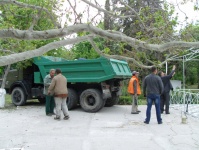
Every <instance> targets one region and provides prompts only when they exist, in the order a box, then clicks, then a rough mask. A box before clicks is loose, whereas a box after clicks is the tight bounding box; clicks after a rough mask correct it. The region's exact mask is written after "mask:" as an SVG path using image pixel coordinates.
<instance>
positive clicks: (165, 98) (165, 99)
mask: <svg viewBox="0 0 199 150" xmlns="http://www.w3.org/2000/svg"><path fill="white" fill-rule="evenodd" d="M175 69H176V66H175V65H173V69H172V71H171V73H170V74H169V75H165V73H164V72H162V71H160V72H159V73H158V75H159V76H160V77H161V79H162V82H163V85H164V91H163V93H162V95H161V101H160V110H161V113H163V111H164V105H165V106H166V108H165V113H166V114H170V112H169V103H170V90H172V89H173V87H172V84H171V81H170V79H171V78H172V77H173V75H174V74H175Z"/></svg>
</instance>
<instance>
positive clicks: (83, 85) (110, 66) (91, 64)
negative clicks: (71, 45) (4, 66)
mask: <svg viewBox="0 0 199 150" xmlns="http://www.w3.org/2000/svg"><path fill="white" fill-rule="evenodd" d="M52 68H54V69H56V68H60V69H61V70H62V74H63V75H64V76H65V77H66V78H67V80H68V84H67V85H68V91H69V94H68V100H67V105H68V108H69V110H70V109H73V108H75V107H77V106H78V105H80V106H81V107H82V108H83V110H85V111H87V112H97V111H99V110H100V109H101V108H103V107H104V106H108V107H110V106H113V105H115V104H117V102H118V100H119V96H120V95H121V89H120V88H121V87H120V81H122V80H125V79H129V78H130V77H131V71H130V69H129V66H128V64H127V62H125V61H120V60H116V59H107V58H103V57H100V58H98V59H79V60H73V61H68V60H66V59H63V58H58V57H52V56H41V57H36V58H34V61H33V65H32V66H30V67H27V68H26V69H24V70H10V72H9V74H8V76H7V81H6V87H5V89H6V90H7V91H9V93H10V94H11V98H12V102H13V103H14V104H15V105H16V106H20V105H24V104H25V103H26V101H27V100H30V99H38V100H39V101H40V102H43V101H44V100H45V96H44V95H43V79H44V77H45V76H46V75H47V74H48V73H49V70H50V69H52Z"/></svg>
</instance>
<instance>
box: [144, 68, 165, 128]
mask: <svg viewBox="0 0 199 150" xmlns="http://www.w3.org/2000/svg"><path fill="white" fill-rule="evenodd" d="M156 74H157V68H156V67H152V68H151V74H149V75H148V76H146V77H145V79H144V81H143V93H144V96H146V97H147V110H146V119H145V121H144V123H146V124H149V122H150V118H151V107H152V104H153V102H154V104H155V108H156V117H157V121H158V124H162V118H161V112H160V95H161V94H162V92H163V90H164V87H163V83H162V80H161V78H160V77H159V76H157V75H156Z"/></svg>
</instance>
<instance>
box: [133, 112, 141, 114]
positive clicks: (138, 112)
mask: <svg viewBox="0 0 199 150" xmlns="http://www.w3.org/2000/svg"><path fill="white" fill-rule="evenodd" d="M131 114H139V112H131Z"/></svg>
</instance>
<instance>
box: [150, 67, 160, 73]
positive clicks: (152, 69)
mask: <svg viewBox="0 0 199 150" xmlns="http://www.w3.org/2000/svg"><path fill="white" fill-rule="evenodd" d="M151 72H152V73H154V74H157V72H158V70H157V68H156V67H155V66H153V67H151Z"/></svg>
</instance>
